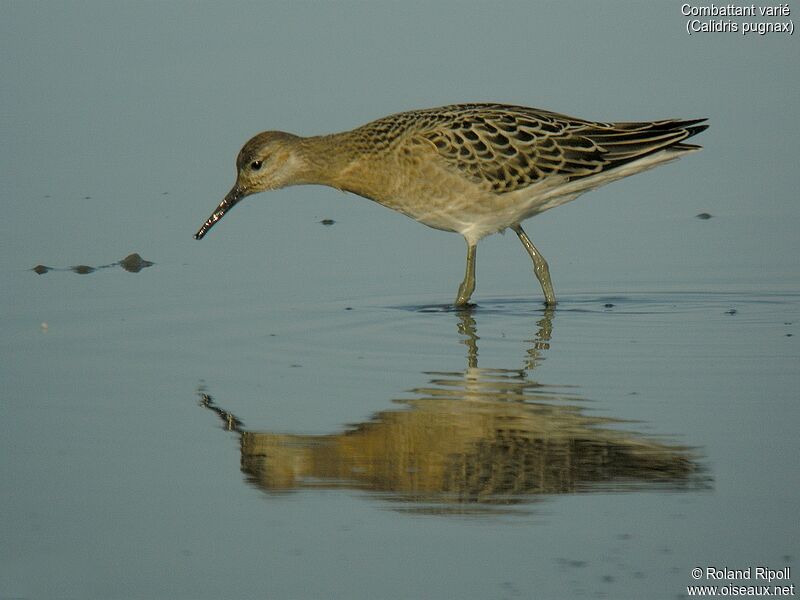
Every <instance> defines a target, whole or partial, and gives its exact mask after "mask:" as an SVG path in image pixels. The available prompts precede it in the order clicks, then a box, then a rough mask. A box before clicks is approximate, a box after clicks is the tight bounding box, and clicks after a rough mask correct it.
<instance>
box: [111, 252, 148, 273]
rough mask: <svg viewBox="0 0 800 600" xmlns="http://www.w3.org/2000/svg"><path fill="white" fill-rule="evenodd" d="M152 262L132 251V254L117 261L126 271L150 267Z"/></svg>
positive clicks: (132, 271) (131, 271) (137, 270)
mask: <svg viewBox="0 0 800 600" xmlns="http://www.w3.org/2000/svg"><path fill="white" fill-rule="evenodd" d="M154 264H155V263H153V262H150V261H149V260H145V259H143V258H142V257H141V256H139V254H138V253H136V252H134V253H133V254H129V255H128V256H126V257H125V258H123V259H122V260H121V261H119V266H120V267H122V268H123V269H125V270H126V271H128V272H129V273H138V272H139V271H141V270H142V269H146V268H147V267H152V266H153V265H154Z"/></svg>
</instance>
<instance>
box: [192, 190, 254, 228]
mask: <svg viewBox="0 0 800 600" xmlns="http://www.w3.org/2000/svg"><path fill="white" fill-rule="evenodd" d="M246 195H247V194H246V193H245V191H244V190H243V189H242V188H241V187H239V185H235V186H233V188H232V189H231V191H230V192H228V194H227V195H226V196H225V198H224V199H223V200H222V202H220V203H219V206H217V208H215V209H214V212H213V213H211V216H210V217H208V219H207V220H206V222H205V223H203V226H202V227H201V228H200V229H198V230H197V233H195V234H194V239H196V240H202V239H203V236H204V235H205V234H206V233H208V230H209V229H211V228H212V227H213V226H214V224H215V223H216V222H217V221H219V220H220V219H221V218H222V217H223V216H224V215H225V213H226V212H228V211H229V210H230V209H231V208H233V206H234V205H235V204H236V203H237V202H239V200H241V199H242V198H244V197H245V196H246Z"/></svg>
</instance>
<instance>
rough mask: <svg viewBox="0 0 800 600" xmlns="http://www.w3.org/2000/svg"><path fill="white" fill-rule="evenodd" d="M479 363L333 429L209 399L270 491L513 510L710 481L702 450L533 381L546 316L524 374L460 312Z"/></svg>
mask: <svg viewBox="0 0 800 600" xmlns="http://www.w3.org/2000/svg"><path fill="white" fill-rule="evenodd" d="M456 314H457V315H458V319H459V322H458V330H459V333H460V335H461V337H462V339H461V341H462V343H464V344H465V345H466V347H467V368H466V370H464V371H463V372H462V371H457V372H427V373H426V376H428V377H430V378H431V379H430V381H429V383H428V385H427V386H425V387H419V388H415V389H413V390H411V393H412V394H413V397H412V398H410V399H404V400H398V401H396V402H399V403H400V404H402V405H403V407H404V409H403V410H401V409H392V410H385V411H381V412H379V413H377V414H375V415H374V416H373V417H372V418H371V419H370V420H369V421H367V422H364V423H360V424H357V425H354V426H350V427H349V428H347V429H345V430H343V431H341V432H338V433H333V434H329V435H292V434H279V433H270V432H268V431H248V430H247V429H246V428H245V427H244V424H243V423H242V421H240V420H239V419H238V418H236V417H235V416H234V415H232V414H231V413H229V412H227V411H225V410H223V409H222V408H221V407H219V406H218V405H217V404H216V403H215V401H214V400H213V398H212V397H211V396H210V395H209V394H208V393H206V392H205V391H204V390H203V389H201V390H200V391H199V394H200V404H201V405H202V406H204V407H206V408H208V409H210V410H212V411H214V412H215V413H217V415H218V416H219V417H220V418H221V419H222V420H223V421H224V423H225V428H226V429H227V430H230V431H233V432H236V433H237V434H238V435H239V436H240V440H241V469H242V471H243V472H244V473H245V474H246V476H247V478H248V479H249V481H250V482H251V483H252V484H253V485H255V486H257V487H259V488H261V489H263V490H265V491H267V492H270V493H280V492H290V491H295V490H300V489H333V488H340V489H341V488H344V489H358V490H367V491H369V492H372V493H375V494H379V495H380V496H381V497H382V498H384V499H386V500H390V501H394V502H398V503H402V505H401V506H397V508H398V509H400V510H408V511H415V512H428V513H430V512H436V513H456V514H463V513H468V512H485V511H487V510H489V511H501V512H502V511H510V510H511V508H512V506H514V505H524V504H530V503H532V502H534V501H535V500H537V499H539V498H541V497H542V496H543V495H549V494H566V493H578V492H591V491H603V492H608V491H624V490H641V489H660V490H670V491H674V490H685V489H695V490H696V489H702V488H705V487H708V478H707V476H706V475H705V474H704V469H703V468H702V466H701V465H700V464H699V463H698V462H697V458H696V455H695V453H694V451H693V450H692V449H690V448H688V447H685V446H680V445H676V444H672V443H669V442H668V441H664V440H658V439H655V438H648V437H645V436H643V435H641V434H639V433H636V432H633V431H630V430H629V429H628V428H621V427H620V424H622V423H623V421H621V420H618V419H611V418H607V417H598V416H592V415H588V414H586V411H585V409H584V408H583V407H582V406H581V404H584V403H585V402H584V401H582V400H581V399H580V398H579V397H577V396H575V395H570V394H568V393H564V392H563V388H555V387H550V386H545V385H542V384H540V383H538V382H536V381H535V380H532V379H531V378H530V377H529V373H530V371H532V370H533V369H534V368H535V367H536V364H537V362H538V361H539V360H540V359H541V358H542V356H541V355H542V352H543V351H545V350H547V349H548V347H549V340H550V336H551V331H552V321H553V312H552V311H551V310H546V311H545V312H544V315H543V316H542V318H541V319H540V320H539V321H538V323H537V327H538V330H537V332H536V335H535V338H534V339H533V340H531V341H530V344H531V345H530V347H529V349H528V350H527V353H526V356H525V358H524V361H523V365H524V366H523V367H521V368H518V369H489V368H481V367H479V366H478V339H479V338H478V335H477V332H476V322H475V319H474V317H473V314H472V311H471V310H469V309H464V310H460V311H457V313H456Z"/></svg>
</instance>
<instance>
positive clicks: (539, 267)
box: [511, 224, 556, 306]
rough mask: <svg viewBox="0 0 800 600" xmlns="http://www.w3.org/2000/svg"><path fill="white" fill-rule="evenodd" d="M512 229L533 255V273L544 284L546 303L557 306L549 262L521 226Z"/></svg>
mask: <svg viewBox="0 0 800 600" xmlns="http://www.w3.org/2000/svg"><path fill="white" fill-rule="evenodd" d="M511 229H513V230H514V232H515V233H516V234H517V236H518V237H519V241H520V242H522V245H523V246H525V250H527V251H528V254H530V255H531V260H533V272H534V273H536V279H538V280H539V283H540V284H542V292H544V303H545V304H546V305H547V306H555V304H556V295H555V294H554V293H553V284H552V283H551V281H550V267H548V266H547V261H546V260H545V259H544V256H542V253H541V252H539V250H537V249H536V246H534V245H533V242H532V241H531V239H530V238H529V237H528V236H527V234H526V233H525V231H523V229H522V227H521V226H520V225H519V224H517V225H512V226H511Z"/></svg>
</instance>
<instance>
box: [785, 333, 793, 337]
mask: <svg viewBox="0 0 800 600" xmlns="http://www.w3.org/2000/svg"><path fill="white" fill-rule="evenodd" d="M792 335H794V334H792V333H787V334H786V337H792Z"/></svg>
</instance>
